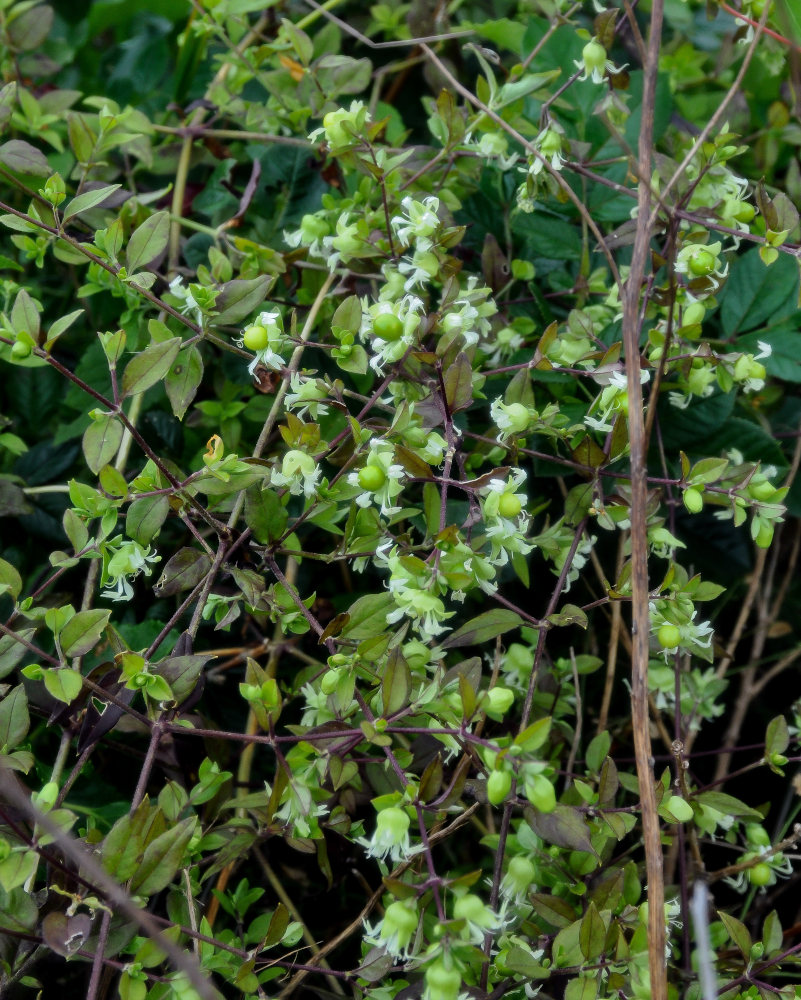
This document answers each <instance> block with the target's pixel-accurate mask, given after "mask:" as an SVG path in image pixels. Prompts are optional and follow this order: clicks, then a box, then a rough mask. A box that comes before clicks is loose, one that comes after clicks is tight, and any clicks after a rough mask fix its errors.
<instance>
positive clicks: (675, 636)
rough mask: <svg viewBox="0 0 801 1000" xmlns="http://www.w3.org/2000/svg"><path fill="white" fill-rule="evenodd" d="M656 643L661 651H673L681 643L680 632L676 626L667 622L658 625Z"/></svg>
mask: <svg viewBox="0 0 801 1000" xmlns="http://www.w3.org/2000/svg"><path fill="white" fill-rule="evenodd" d="M656 641H657V642H658V643H659V645H660V646H662V648H663V649H675V648H676V646H678V644H679V643H680V642H681V632H680V631H679V627H678V625H671V624H670V623H669V622H665V624H664V625H660V627H659V631H658V632H657V633H656Z"/></svg>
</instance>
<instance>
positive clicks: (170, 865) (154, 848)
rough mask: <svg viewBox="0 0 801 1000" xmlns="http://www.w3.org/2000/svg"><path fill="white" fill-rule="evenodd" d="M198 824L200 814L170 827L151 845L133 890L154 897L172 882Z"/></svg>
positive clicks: (136, 874)
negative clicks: (154, 894)
mask: <svg viewBox="0 0 801 1000" xmlns="http://www.w3.org/2000/svg"><path fill="white" fill-rule="evenodd" d="M196 825H197V816H187V818H186V819H183V820H181V822H180V823H176V824H175V826H171V827H168V829H166V830H165V831H164V833H162V834H161V835H160V836H158V837H156V839H155V840H153V841H151V842H150V843H149V844H148V845H147V847H146V848H145V853H144V855H143V857H142V860H141V862H140V864H139V867H138V868H137V869H136V872H135V873H134V875H133V877H132V879H131V892H133V893H135V894H136V895H139V896H152V895H153V893H156V892H160V891H161V890H162V889H164V888H166V887H167V886H168V885H169V884H170V882H171V881H172V879H173V877H174V876H175V873H176V872H177V871H178V868H179V866H180V864H181V861H182V860H183V856H184V851H185V850H186V845H187V844H188V843H189V841H190V840H191V839H192V834H193V833H194V832H195V826H196Z"/></svg>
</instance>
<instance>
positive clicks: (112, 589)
mask: <svg viewBox="0 0 801 1000" xmlns="http://www.w3.org/2000/svg"><path fill="white" fill-rule="evenodd" d="M103 548H104V557H103V574H102V579H101V586H105V587H106V590H103V591H101V592H100V596H101V597H110V598H111V600H112V601H130V600H131V598H132V597H133V587H132V586H131V581H132V580H135V579H136V577H137V576H139V574H140V573H144V574H145V576H150V574H151V573H152V572H153V570H152V568H151V567H150V566H149V565H148V563H156V562H159V561H160V560H161V556H159V555H150V546H149V545H148V546H147V548H144V547H143V546H141V545H140V544H139V542H135V541H133V540H132V539H129V538H123V537H122V536H121V535H118V536H117V538H112V539H111V540H110V541H108V542H105V543H104V545H103Z"/></svg>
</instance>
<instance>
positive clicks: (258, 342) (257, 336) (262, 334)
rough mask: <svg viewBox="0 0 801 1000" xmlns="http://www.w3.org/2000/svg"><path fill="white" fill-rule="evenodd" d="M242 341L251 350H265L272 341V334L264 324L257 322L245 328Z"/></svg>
mask: <svg viewBox="0 0 801 1000" xmlns="http://www.w3.org/2000/svg"><path fill="white" fill-rule="evenodd" d="M242 343H243V344H244V345H245V347H246V348H247V349H248V350H249V351H263V350H264V348H265V347H266V346H267V345H268V344H269V343H270V336H269V334H268V333H267V330H266V329H265V328H264V327H263V326H261V325H259V324H256V325H254V326H249V327H248V328H247V329H246V330H245V332H244V334H243V335H242Z"/></svg>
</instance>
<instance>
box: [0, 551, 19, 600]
mask: <svg viewBox="0 0 801 1000" xmlns="http://www.w3.org/2000/svg"><path fill="white" fill-rule="evenodd" d="M21 591H22V577H21V576H20V575H19V573H18V572H17V571H16V569H14V567H13V566H12V565H11V563H9V562H6V561H5V559H0V594H11V596H12V597H13V598H14V600H15V601H16V599H17V598H18V597H19V595H20V593H21Z"/></svg>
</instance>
